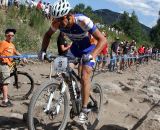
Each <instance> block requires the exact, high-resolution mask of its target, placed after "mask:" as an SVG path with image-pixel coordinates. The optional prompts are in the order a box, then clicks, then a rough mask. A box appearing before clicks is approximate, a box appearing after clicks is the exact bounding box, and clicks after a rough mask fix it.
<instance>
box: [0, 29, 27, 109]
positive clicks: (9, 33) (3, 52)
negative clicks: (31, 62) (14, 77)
mask: <svg viewBox="0 0 160 130" xmlns="http://www.w3.org/2000/svg"><path fill="white" fill-rule="evenodd" d="M15 33H16V30H15V29H7V30H6V31H5V37H6V39H5V40H4V41H1V42H0V56H13V55H21V54H20V53H19V52H18V51H17V50H16V49H15V46H14V44H13V43H12V40H13V37H14V35H15ZM25 61H26V59H25ZM11 65H12V58H0V83H1V86H0V87H1V89H2V93H3V101H2V103H1V104H0V105H1V106H2V107H10V106H12V105H13V104H12V103H11V102H10V101H9V99H8V84H9V83H10V81H9V79H8V80H5V82H3V80H4V79H5V78H6V77H9V76H10V68H9V66H11Z"/></svg>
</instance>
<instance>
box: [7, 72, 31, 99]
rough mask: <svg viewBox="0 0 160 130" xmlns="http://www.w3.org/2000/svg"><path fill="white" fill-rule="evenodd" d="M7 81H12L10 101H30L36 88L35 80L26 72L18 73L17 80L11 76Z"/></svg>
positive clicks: (9, 93)
mask: <svg viewBox="0 0 160 130" xmlns="http://www.w3.org/2000/svg"><path fill="white" fill-rule="evenodd" d="M6 80H10V84H9V85H8V86H9V89H8V90H9V92H8V95H9V99H11V100H15V99H16V100H18V99H19V100H25V99H28V97H29V96H30V94H31V93H32V91H33V88H34V80H33V78H32V77H31V76H30V75H29V74H28V73H26V72H21V71H18V72H17V78H16V76H15V75H14V74H11V76H10V77H8V78H7V79H6Z"/></svg>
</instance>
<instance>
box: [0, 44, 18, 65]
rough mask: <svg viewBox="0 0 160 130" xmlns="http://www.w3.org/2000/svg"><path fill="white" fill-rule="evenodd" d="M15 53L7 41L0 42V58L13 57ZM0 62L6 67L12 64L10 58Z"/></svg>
mask: <svg viewBox="0 0 160 130" xmlns="http://www.w3.org/2000/svg"><path fill="white" fill-rule="evenodd" d="M15 53H16V49H15V46H14V44H13V43H11V42H10V43H9V42H7V41H1V42H0V56H13V55H14V54H15ZM0 60H1V62H3V63H6V64H8V65H11V64H12V58H1V59H0Z"/></svg>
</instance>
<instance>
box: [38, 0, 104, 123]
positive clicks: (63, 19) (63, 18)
mask: <svg viewBox="0 0 160 130" xmlns="http://www.w3.org/2000/svg"><path fill="white" fill-rule="evenodd" d="M70 10H71V6H70V3H69V2H68V1H67V0H59V1H57V2H56V3H55V4H54V5H53V8H52V16H53V18H54V19H53V21H52V24H51V27H50V28H49V29H48V31H47V32H46V33H45V35H44V38H43V42H42V47H41V51H40V53H39V54H38V55H39V59H41V60H43V59H44V54H45V52H46V50H47V47H48V45H49V42H50V38H51V36H52V34H54V33H55V32H56V31H57V30H60V32H63V33H64V34H65V35H66V36H68V38H69V39H70V40H72V42H73V43H72V46H71V48H70V51H69V52H70V53H71V54H72V55H73V56H74V57H82V58H83V61H85V62H83V64H82V78H81V86H82V110H81V113H80V115H79V117H78V119H79V120H78V122H80V123H85V122H86V121H87V119H88V116H87V113H88V109H87V105H88V101H89V95H90V88H91V83H90V82H91V81H90V77H91V73H92V67H93V66H94V64H95V58H96V56H97V55H98V54H99V53H100V51H101V50H102V49H103V47H104V45H105V44H106V42H107V41H106V38H105V37H104V36H103V35H102V33H101V32H100V31H99V29H98V28H97V27H96V26H95V24H94V23H93V21H92V20H91V19H90V18H88V17H87V16H85V15H83V14H73V13H71V12H70ZM88 32H89V33H90V34H91V35H92V36H93V37H94V38H95V39H96V40H97V45H94V44H91V43H90V38H89V36H88Z"/></svg>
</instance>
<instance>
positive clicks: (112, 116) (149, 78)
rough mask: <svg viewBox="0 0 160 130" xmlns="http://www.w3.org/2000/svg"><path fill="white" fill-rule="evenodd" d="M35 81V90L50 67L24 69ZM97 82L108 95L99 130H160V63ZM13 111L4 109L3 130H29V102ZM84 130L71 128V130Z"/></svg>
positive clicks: (101, 76)
mask: <svg viewBox="0 0 160 130" xmlns="http://www.w3.org/2000/svg"><path fill="white" fill-rule="evenodd" d="M20 69H22V70H24V71H27V72H28V73H30V74H31V75H32V76H33V78H34V81H35V89H36V88H37V87H38V86H39V85H40V84H41V83H42V82H44V81H45V80H48V79H47V78H46V77H47V76H46V75H48V74H49V64H47V63H43V64H42V63H41V64H37V63H35V64H29V65H26V66H25V67H23V68H20ZM94 82H98V83H99V84H101V86H102V88H103V90H104V91H103V92H104V102H103V112H102V115H101V120H100V123H99V125H98V127H97V130H160V62H158V61H150V62H149V64H148V65H147V64H144V65H141V66H139V67H138V70H136V69H135V67H132V68H131V69H127V70H126V71H125V72H124V73H123V74H117V73H115V72H104V73H97V74H96V76H95V78H94ZM13 103H14V106H13V107H12V108H2V107H1V108H0V130H27V126H26V122H25V120H24V119H23V115H24V113H27V108H28V103H29V100H25V101H13ZM73 129H77V130H78V129H79V130H80V128H70V130H73Z"/></svg>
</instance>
